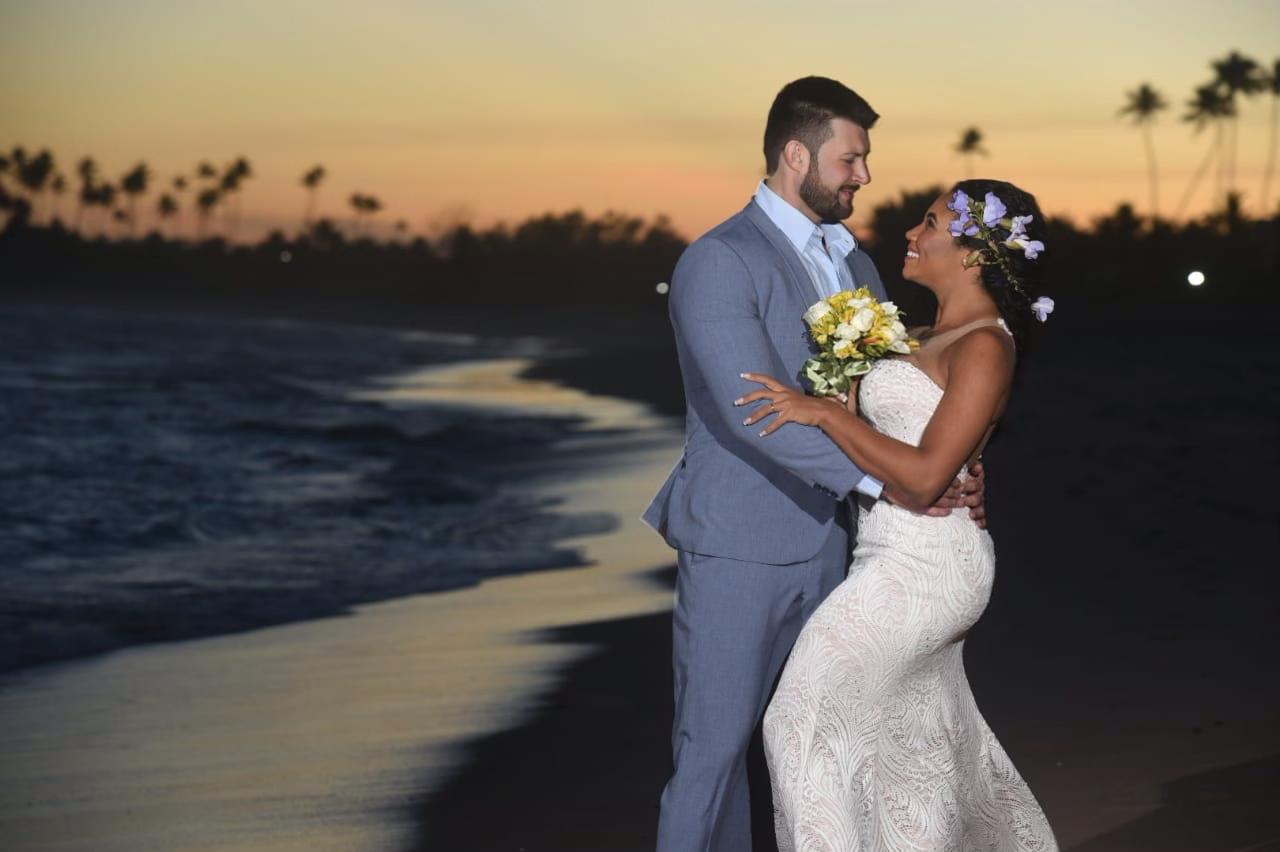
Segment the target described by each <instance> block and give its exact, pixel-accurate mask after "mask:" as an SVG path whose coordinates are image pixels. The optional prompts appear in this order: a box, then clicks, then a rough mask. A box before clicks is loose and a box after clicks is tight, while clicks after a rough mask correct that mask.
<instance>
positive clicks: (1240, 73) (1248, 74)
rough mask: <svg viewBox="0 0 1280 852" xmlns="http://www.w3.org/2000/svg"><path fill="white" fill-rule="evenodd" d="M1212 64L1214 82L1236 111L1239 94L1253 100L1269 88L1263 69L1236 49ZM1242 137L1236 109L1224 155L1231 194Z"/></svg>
mask: <svg viewBox="0 0 1280 852" xmlns="http://www.w3.org/2000/svg"><path fill="white" fill-rule="evenodd" d="M1211 64H1212V65H1213V73H1214V83H1215V84H1216V85H1217V86H1219V87H1220V88H1221V89H1222V92H1223V94H1224V95H1226V97H1227V100H1229V101H1231V104H1232V107H1233V108H1234V106H1235V100H1236V95H1244V96H1245V97H1253V96H1254V95H1256V94H1257V93H1258V92H1260V91H1262V89H1263V88H1264V87H1265V85H1266V83H1265V82H1264V80H1263V78H1262V76H1261V74H1260V73H1259V72H1260V71H1261V69H1260V68H1259V67H1258V63H1257V62H1255V61H1254V60H1252V59H1250V58H1249V57H1247V56H1243V55H1241V54H1240V53H1239V52H1238V51H1235V50H1233V51H1231V52H1230V53H1229V54H1227V55H1226V56H1225V57H1223V58H1222V59H1218V60H1215V61H1214V62H1213V63H1211ZM1239 137H1240V120H1239V112H1238V111H1236V110H1235V109H1233V110H1232V113H1231V143H1230V145H1231V148H1230V154H1229V155H1228V153H1227V152H1225V151H1224V152H1223V157H1224V160H1225V163H1226V170H1227V187H1228V189H1229V191H1231V192H1235V189H1236V150H1237V148H1238V147H1239V146H1238V144H1237V143H1238V142H1239Z"/></svg>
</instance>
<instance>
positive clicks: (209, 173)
mask: <svg viewBox="0 0 1280 852" xmlns="http://www.w3.org/2000/svg"><path fill="white" fill-rule="evenodd" d="M217 176H218V170H217V169H215V168H214V167H213V163H211V162H209V161H208V160H201V161H200V165H198V166H196V177H198V178H203V179H205V180H211V179H212V178H216V177H217Z"/></svg>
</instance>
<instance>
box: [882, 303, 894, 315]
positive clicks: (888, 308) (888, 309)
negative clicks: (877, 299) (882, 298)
mask: <svg viewBox="0 0 1280 852" xmlns="http://www.w3.org/2000/svg"><path fill="white" fill-rule="evenodd" d="M880 307H881V308H882V309H883V310H884V312H885V313H886V314H896V313H897V312H898V306H897V305H895V304H894V303H893V302H881V303H880Z"/></svg>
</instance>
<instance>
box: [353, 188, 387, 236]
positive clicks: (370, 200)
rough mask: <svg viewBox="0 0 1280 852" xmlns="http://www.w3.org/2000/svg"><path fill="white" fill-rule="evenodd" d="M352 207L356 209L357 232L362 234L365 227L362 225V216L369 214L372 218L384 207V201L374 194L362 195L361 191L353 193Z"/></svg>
mask: <svg viewBox="0 0 1280 852" xmlns="http://www.w3.org/2000/svg"><path fill="white" fill-rule="evenodd" d="M350 202H351V206H352V208H354V209H355V211H356V228H355V231H356V234H361V233H363V231H364V228H363V227H361V217H364V216H368V217H370V218H372V217H373V216H374V214H376V213H377V212H378V211H379V210H381V209H382V202H381V201H379V200H378V199H377V198H376V197H374V196H372V195H362V194H361V193H359V192H356V193H353V194H352V196H351V199H350Z"/></svg>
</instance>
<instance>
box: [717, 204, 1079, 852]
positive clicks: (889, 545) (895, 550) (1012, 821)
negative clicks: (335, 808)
mask: <svg viewBox="0 0 1280 852" xmlns="http://www.w3.org/2000/svg"><path fill="white" fill-rule="evenodd" d="M1043 226H1044V219H1043V216H1042V215H1041V213H1040V210H1039V208H1038V207H1037V205H1036V202H1035V199H1034V198H1033V197H1032V196H1030V195H1029V194H1027V193H1025V192H1023V191H1022V190H1019V189H1018V188H1016V187H1014V186H1012V185H1010V184H1007V183H1003V182H999V181H989V180H972V181H963V182H961V183H959V184H957V185H956V187H955V188H954V189H953V190H952V192H948V193H945V194H944V195H942V196H941V197H939V198H938V200H937V201H935V202H934V203H933V205H932V206H931V207H930V208H929V210H928V212H927V213H926V215H925V218H924V221H922V222H921V223H920V224H919V225H917V226H916V227H915V228H912V229H911V230H910V231H908V232H907V254H906V259H905V262H904V264H903V275H904V277H906V278H908V279H910V280H912V281H916V282H919V283H920V284H923V285H924V286H926V287H928V288H929V289H930V290H932V291H933V293H934V294H935V295H936V296H937V298H938V313H937V318H936V322H935V324H934V326H933V328H932V329H930V330H928V331H927V333H925V334H921V335H920V337H921V346H920V349H919V350H918V351H917V352H915V353H913V354H912V355H910V356H905V357H891V358H885V359H883V360H881V361H879V362H877V363H876V364H875V366H874V367H873V368H872V370H871V372H869V373H868V374H867V375H866V376H865V377H864V378H863V379H862V381H861V382H860V386H859V387H858V388H856V389H851V393H850V400H849V404H848V407H847V408H846V407H845V406H844V405H841V404H839V403H837V402H835V401H833V400H830V399H825V400H824V399H818V398H815V397H811V396H806V395H804V394H801V393H799V392H797V391H794V390H792V389H789V388H787V387H785V386H783V385H780V384H779V383H777V382H776V381H774V380H773V379H772V378H771V377H769V376H760V375H749V376H748V377H749V378H752V379H753V380H755V381H758V382H760V383H761V384H762V385H763V386H764V388H763V389H762V390H759V391H755V392H753V393H751V394H748V395H747V396H746V397H744V398H743V400H742V402H743V404H750V403H753V402H757V401H762V400H767V401H768V405H759V406H758V407H757V409H756V410H754V411H753V413H752V415H751V417H750V418H749V420H751V421H752V422H755V421H759V420H762V419H764V418H767V417H769V416H770V415H772V416H773V419H772V420H769V421H768V425H767V426H766V428H765V429H764V432H763V433H762V435H763V436H766V437H762V440H768V438H767V434H768V433H769V432H772V431H774V430H776V429H778V428H779V427H781V426H782V425H783V424H786V423H794V424H801V425H805V426H813V427H818V428H821V429H822V430H823V431H824V432H826V433H827V435H829V436H830V437H831V439H832V440H833V441H835V443H836V444H838V445H839V446H840V447H841V448H842V449H843V450H844V451H845V453H847V454H848V455H849V457H850V458H852V459H853V460H854V461H855V462H856V463H857V464H858V466H859V467H860V468H862V469H863V470H864V471H866V472H867V473H870V474H872V475H873V476H875V477H876V478H878V479H880V480H881V481H883V482H884V483H885V484H886V487H887V488H888V489H890V490H891V492H892V493H893V494H894V495H895V500H897V502H898V503H901V504H906V505H914V506H920V507H924V506H928V505H930V504H931V503H932V502H933V501H934V500H935V498H936V497H937V496H938V495H939V494H941V493H942V492H943V491H944V490H945V489H946V487H947V486H948V484H949V483H950V482H951V481H952V480H953V479H954V478H955V477H956V475H957V471H959V472H960V474H959V475H960V476H961V477H963V476H964V475H965V473H964V471H965V469H966V468H967V466H968V463H970V462H972V461H975V460H976V459H977V458H978V456H979V454H980V453H981V452H982V449H983V446H984V445H985V443H986V441H987V439H988V438H989V437H990V435H991V430H992V428H993V427H994V425H995V423H996V421H997V419H998V418H999V416H1000V414H1001V413H1002V412H1003V411H1004V408H1005V405H1006V403H1007V401H1008V397H1009V389H1010V385H1011V381H1012V378H1013V373H1014V362H1015V356H1016V354H1017V352H1018V351H1019V350H1020V349H1021V348H1022V344H1023V341H1024V338H1025V333H1026V331H1027V329H1028V327H1029V325H1030V320H1031V319H1032V318H1033V316H1034V317H1038V318H1039V319H1041V320H1043V319H1044V318H1045V316H1046V315H1047V312H1048V311H1049V310H1051V309H1052V302H1051V301H1050V300H1047V299H1038V300H1036V301H1034V302H1033V301H1032V300H1033V299H1034V298H1035V296H1036V290H1037V288H1038V284H1039V282H1040V280H1041V278H1042V274H1041V273H1042V270H1041V268H1040V267H1041V264H1042V260H1041V259H1040V258H1039V253H1040V251H1042V250H1043V249H1044V244H1043V243H1042V242H1041V241H1040V240H1039V239H1037V236H1038V235H1040V234H1041V233H1042V232H1041V229H1042V228H1043ZM792 428H795V427H792ZM994 568H995V554H994V550H993V547H992V542H991V537H990V535H989V534H988V533H987V532H986V531H985V530H982V529H979V528H978V526H977V525H976V524H974V523H973V522H972V521H970V520H969V519H968V517H967V516H966V513H965V512H964V511H963V510H957V511H955V512H953V513H952V514H951V515H950V516H949V517H929V516H925V515H922V514H916V513H914V512H912V511H910V510H909V509H906V508H903V507H902V505H895V504H893V503H890V502H887V501H885V500H880V501H877V502H875V503H870V502H869V501H866V500H864V502H863V504H862V505H860V506H859V511H858V539H857V547H856V549H855V550H854V553H853V563H852V565H851V566H850V568H849V576H848V579H846V580H845V582H844V583H842V584H841V585H840V586H839V587H838V588H837V589H836V590H835V591H834V592H832V594H831V595H830V596H829V597H828V598H827V599H826V601H824V602H823V604H822V605H821V607H819V608H818V610H817V611H816V612H815V613H814V615H813V617H812V618H811V619H810V620H809V622H808V623H807V624H806V625H805V627H804V630H803V632H802V633H801V634H800V638H799V639H798V640H797V641H796V644H795V647H794V649H793V650H792V652H791V657H790V659H789V660H788V662H787V666H786V669H785V670H784V671H783V673H782V677H781V680H780V682H779V686H778V690H777V692H776V694H775V695H774V698H773V701H772V703H771V704H770V705H769V708H768V710H767V712H766V713H765V720H764V733H765V748H766V754H767V757H768V760H769V772H770V776H771V778H772V781H773V796H774V812H775V823H776V830H777V839H778V845H779V847H780V848H781V849H782V850H783V852H789V850H824V852H846V850H865V851H866V852H881V850H892V851H893V852H898V850H930V852H942V850H948V852H951V850H955V852H969V850H999V852H1006V850H1009V852H1012V850H1019V852H1021V850H1037V852H1040V850H1056V849H1057V844H1056V842H1055V841H1054V837H1053V833H1052V831H1051V830H1050V829H1049V826H1048V823H1047V822H1046V820H1045V817H1044V814H1043V812H1042V811H1041V809H1040V807H1039V805H1038V804H1037V803H1036V800H1035V798H1034V797H1033V796H1032V794H1031V792H1030V790H1028V789H1027V786H1026V784H1025V783H1024V782H1023V780H1022V778H1021V776H1019V774H1018V772H1017V770H1016V769H1014V767H1013V764H1012V763H1011V762H1010V761H1009V758H1008V756H1007V755H1006V754H1005V752H1004V750H1003V749H1002V748H1001V747H1000V744H999V742H998V741H997V740H996V738H995V736H994V735H993V734H992V733H991V730H990V728H988V727H987V724H986V722H985V721H984V720H983V718H982V716H981V714H980V713H979V712H978V709H977V706H976V705H975V703H974V699H973V694H972V693H971V692H970V689H969V685H968V681H967V679H966V678H965V673H964V662H963V649H964V636H965V633H966V631H968V630H969V628H970V627H972V626H973V624H974V623H975V622H976V621H977V620H978V617H979V616H980V615H981V614H982V611H983V609H985V608H986V605H987V601H988V599H989V597H990V594H991V584H992V579H993V575H994Z"/></svg>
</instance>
